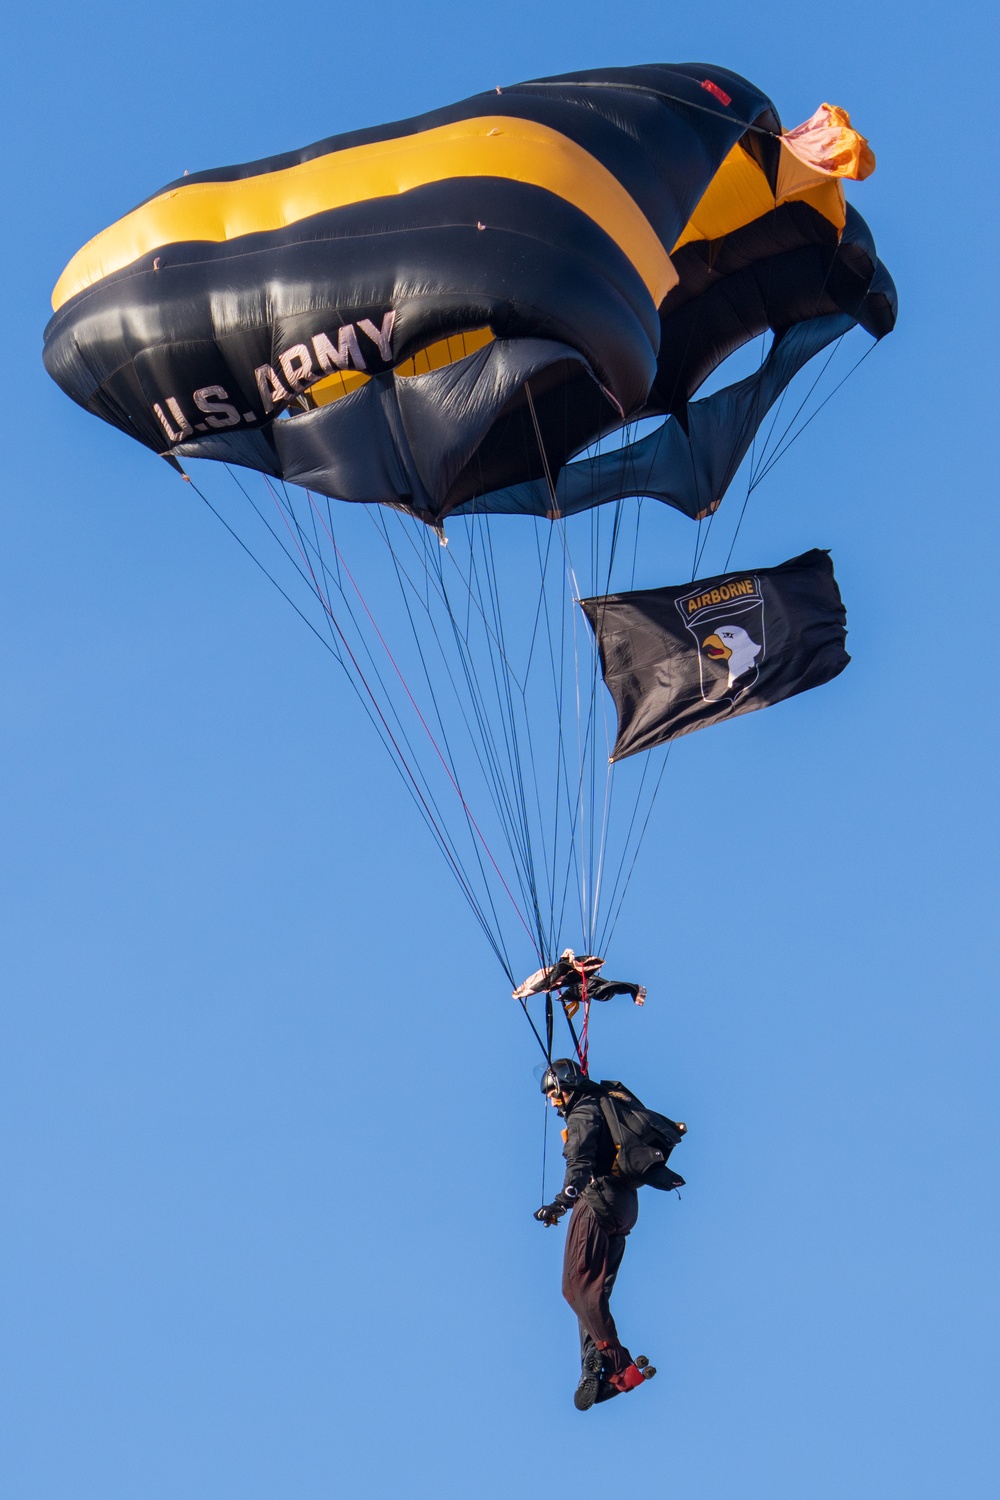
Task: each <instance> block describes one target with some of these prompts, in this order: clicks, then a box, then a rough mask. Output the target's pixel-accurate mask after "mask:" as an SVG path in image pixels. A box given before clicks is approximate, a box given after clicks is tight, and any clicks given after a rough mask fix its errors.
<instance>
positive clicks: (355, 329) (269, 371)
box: [153, 309, 396, 443]
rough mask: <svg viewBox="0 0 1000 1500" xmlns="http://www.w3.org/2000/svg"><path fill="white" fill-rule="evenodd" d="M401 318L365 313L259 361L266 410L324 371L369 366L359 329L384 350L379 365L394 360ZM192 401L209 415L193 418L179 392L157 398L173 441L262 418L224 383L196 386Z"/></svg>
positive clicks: (156, 404) (155, 405)
mask: <svg viewBox="0 0 1000 1500" xmlns="http://www.w3.org/2000/svg"><path fill="white" fill-rule="evenodd" d="M395 322H396V313H395V310H394V309H390V311H389V312H387V313H386V314H385V316H384V317H383V319H382V326H381V327H378V326H377V325H376V324H375V323H373V322H372V320H371V319H370V318H360V319H359V320H358V322H357V323H345V324H344V325H343V326H342V327H341V328H338V329H337V334H336V342H334V340H333V339H332V338H331V337H330V335H329V334H327V333H317V334H314V335H313V337H312V338H311V339H310V340H309V342H308V343H303V344H292V345H291V346H290V347H289V348H288V349H283V350H282V351H281V353H280V354H279V355H278V356H277V358H276V359H275V362H274V365H270V364H266V365H258V366H257V368H256V369H255V370H254V372H253V373H254V380H255V381H256V384H257V390H258V391H259V392H260V399H261V404H262V405H263V408H264V415H265V416H267V415H269V414H270V413H271V412H272V411H274V410H275V408H276V407H278V406H280V405H282V404H283V403H284V402H286V401H290V400H291V399H292V398H293V397H294V396H298V395H301V393H302V392H303V391H304V390H306V389H308V387H309V386H310V385H313V384H314V383H315V382H316V381H317V380H321V379H322V377H323V376H324V375H332V374H333V373H334V372H335V371H337V370H350V369H354V370H361V371H364V372H367V370H368V362H367V361H366V359H365V356H364V354H363V353H362V349H361V345H360V343H359V342H358V334H359V333H362V334H363V335H364V337H365V338H366V339H367V340H368V341H369V342H370V343H371V344H374V346H375V348H376V349H377V350H378V353H379V359H378V361H376V364H377V366H379V367H382V368H385V367H388V366H390V365H391V364H392V330H393V325H394V324H395ZM275 366H276V367H277V368H275ZM191 402H192V403H193V404H194V406H195V408H196V409H197V411H198V412H199V413H201V414H202V415H203V417H204V420H202V421H196V420H193V417H192V419H189V418H188V416H187V415H186V413H185V410H184V407H183V406H182V405H181V403H180V401H179V400H178V399H177V397H176V396H166V397H164V399H163V403H162V405H161V403H160V402H159V401H154V403H153V412H154V414H155V416H156V419H157V421H158V422H159V424H160V426H161V427H162V428H163V430H164V432H165V433H166V435H167V437H168V439H169V440H170V442H171V443H180V442H182V441H183V440H184V439H185V438H188V437H190V436H191V434H192V432H195V431H197V432H208V431H210V430H212V431H219V430H220V429H221V428H225V427H238V426H239V425H240V423H241V422H256V421H257V414H256V412H253V411H245V412H244V413H243V414H242V416H241V415H240V413H239V411H238V409H237V408H236V407H235V406H233V405H232V402H231V400H230V397H229V392H228V391H227V390H226V389H225V388H224V387H223V386H221V385H205V386H201V387H200V388H199V389H198V390H196V391H192V393H191ZM164 408H165V409H164ZM175 424H176V425H175Z"/></svg>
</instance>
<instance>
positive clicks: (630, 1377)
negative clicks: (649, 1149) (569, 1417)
mask: <svg viewBox="0 0 1000 1500" xmlns="http://www.w3.org/2000/svg"><path fill="white" fill-rule="evenodd" d="M542 1093H543V1094H544V1095H545V1096H546V1098H547V1099H548V1100H549V1102H550V1104H552V1105H553V1106H554V1107H555V1108H556V1109H557V1110H558V1112H559V1114H561V1115H562V1116H563V1117H564V1119H565V1121H566V1129H565V1130H564V1131H563V1140H564V1145H563V1156H564V1157H565V1158H566V1177H565V1181H564V1182H563V1186H562V1189H561V1191H560V1192H558V1193H557V1194H556V1196H555V1198H554V1199H553V1201H552V1202H551V1203H547V1204H544V1205H543V1206H542V1207H541V1208H539V1209H538V1210H537V1211H536V1213H535V1218H536V1219H537V1220H538V1221H539V1223H541V1224H544V1225H545V1226H546V1227H547V1228H548V1227H550V1226H551V1225H554V1224H557V1223H558V1222H559V1220H560V1219H561V1218H562V1216H563V1214H565V1213H566V1211H567V1210H568V1209H571V1210H572V1214H571V1217H570V1221H569V1229H568V1231H567V1234H566V1250H565V1254H564V1257H563V1278H562V1291H563V1296H564V1297H565V1298H566V1301H567V1302H568V1303H569V1305H570V1307H571V1308H572V1309H573V1311H574V1312H575V1313H576V1315H577V1319H578V1321H579V1324H580V1359H581V1367H582V1368H581V1374H580V1383H579V1385H578V1386H577V1388H576V1394H575V1395H574V1397H573V1404H574V1405H575V1406H576V1408H577V1410H578V1411H587V1410H589V1408H590V1407H591V1406H593V1405H594V1403H595V1402H597V1401H608V1400H610V1399H611V1397H612V1396H618V1395H621V1394H622V1393H623V1392H625V1391H631V1390H634V1389H635V1388H636V1386H639V1385H641V1384H642V1382H643V1380H644V1379H648V1378H649V1376H650V1375H653V1374H655V1373H656V1372H655V1370H653V1369H651V1368H650V1367H649V1361H648V1360H647V1359H645V1358H644V1357H643V1358H641V1359H640V1360H638V1361H636V1360H633V1358H632V1356H631V1354H630V1353H629V1352H628V1350H627V1349H626V1348H625V1346H624V1345H623V1344H622V1342H621V1340H620V1339H619V1337H618V1330H617V1328H616V1327H615V1320H614V1318H613V1317H612V1316H611V1309H610V1307H609V1298H610V1296H611V1291H612V1288H613V1287H614V1284H615V1278H616V1277H617V1275H618V1268H619V1267H620V1265H621V1262H622V1256H623V1255H624V1253H625V1239H626V1236H627V1235H628V1233H629V1231H630V1230H631V1229H632V1228H633V1227H634V1225H635V1222H636V1219H637V1218H638V1215H639V1197H638V1194H637V1192H636V1190H635V1188H634V1187H628V1186H626V1184H625V1183H623V1182H621V1181H620V1180H619V1179H617V1178H615V1177H613V1176H612V1175H611V1169H612V1166H613V1164H614V1159H615V1146H614V1142H613V1141H612V1139H611V1132H610V1130H609V1129H608V1126H607V1124H606V1123H605V1119H604V1115H603V1113H602V1111H601V1106H600V1103H599V1100H598V1097H597V1095H598V1091H597V1089H596V1087H595V1085H594V1084H592V1083H591V1082H590V1080H589V1079H588V1078H587V1077H586V1076H585V1074H584V1073H583V1072H582V1070H581V1069H580V1068H579V1067H578V1065H577V1064H576V1063H575V1062H573V1061H572V1060H571V1059H569V1058H566V1057H561V1058H557V1059H556V1061H555V1062H553V1063H550V1065H549V1067H548V1068H547V1069H546V1071H545V1073H544V1075H543V1077H542Z"/></svg>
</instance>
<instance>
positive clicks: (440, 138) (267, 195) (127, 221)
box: [52, 115, 677, 309]
mask: <svg viewBox="0 0 1000 1500" xmlns="http://www.w3.org/2000/svg"><path fill="white" fill-rule="evenodd" d="M453 177H502V178H507V179H508V180H511V181H514V182H524V183H530V184H532V185H533V186H534V187H540V188H544V189H546V191H548V192H550V193H554V194H556V195H557V196H558V197H560V198H562V199H563V200H564V201H565V202H567V203H571V204H572V205H573V206H574V207H575V208H578V209H579V210H580V211H581V213H584V214H586V215H587V217H588V218H589V219H592V220H593V221H594V223H595V224H598V225H600V227H601V228H602V229H603V230H604V231H605V233H607V234H608V235H610V237H611V239H612V240H614V242H615V243H616V244H617V245H618V247H619V249H621V250H622V251H623V253H624V254H625V255H626V256H627V257H628V259H629V261H630V262H631V263H632V265H633V266H634V267H635V269H636V271H637V272H638V273H639V275H640V277H641V278H642V280H643V282H644V283H645V285H646V287H647V289H648V291H649V294H650V296H651V297H652V298H653V301H654V302H655V303H656V305H657V306H659V304H660V303H661V302H662V301H663V298H664V297H665V296H666V294H667V292H668V291H669V290H670V288H671V287H672V286H674V285H675V284H676V282H677V273H676V272H675V271H674V268H673V266H672V265H671V262H670V257H669V255H668V254H667V251H666V248H665V247H664V246H663V244H662V243H661V242H660V240H659V238H658V236H657V234H656V231H655V230H654V229H653V226H652V225H651V224H650V222H649V220H648V219H647V218H646V216H645V214H644V213H643V212H642V210H641V209H640V208H639V205H638V204H637V203H636V202H635V200H634V199H633V198H632V197H631V196H630V194H629V193H628V192H627V191H626V190H625V188H624V187H623V186H622V184H621V183H620V182H619V181H618V179H617V178H616V177H614V176H613V175H612V173H611V172H609V171H608V169H607V168H606V167H604V166H602V165H601V163H600V162H599V161H597V160H596V159H595V158H594V157H593V156H591V155H590V153H589V152H587V151H584V149H583V148H582V146H578V145H576V143H575V142H574V141H571V140H570V139H569V138H568V137H567V136H564V135H562V134H560V133H559V131H556V130H550V129H549V127H548V126H546V125H540V124H538V123H536V122H535V121H533V120H520V119H514V118H511V117H508V116H504V115H497V116H490V115H486V116H483V117H481V118H477V119H472V120H461V121H458V122H456V123H455V124H452V125H441V126H438V127H436V128H435V129H433V130H425V131H421V132H419V133H417V134H416V135H407V136H400V137H398V138H397V139H395V140H391V141H379V142H376V143H373V144H370V145H366V146H350V147H347V148H346V149H345V150H343V151H333V152H330V153H328V154H327V155H325V156H318V157H315V158H314V159H313V160H312V161H307V162H300V163H298V164H297V165H296V166H292V167H284V168H282V169H281V170H279V171H275V172H262V173H260V174H259V175H258V176H255V177H243V178H240V179H238V180H237V181H234V182H192V183H190V184H181V185H180V186H179V187H175V188H171V189H170V191H169V192H166V193H161V194H159V196H158V197H156V198H152V199H150V201H149V202H148V203H144V204H143V205H142V206H141V207H140V208H137V209H134V210H133V211H132V213H130V214H126V215H125V217H124V218H123V219H119V220H118V222H117V223H115V224H112V225H111V226H110V228H108V229H105V230H103V231H102V233H100V234H98V235H96V236H95V237H94V239H92V240H90V241H89V243H88V244H86V245H84V247H83V249H82V250H79V251H78V252H77V254H76V255H74V257H73V259H72V260H71V261H70V263H69V265H68V266H67V267H66V269H65V271H64V272H63V274H62V275H61V276H60V278H59V280H58V282H57V283H56V287H55V291H54V292H53V294H52V305H53V307H54V308H57V309H58V308H59V307H61V306H62V304H63V303H64V302H66V301H68V300H69V298H70V297H73V296H75V295H76V294H77V293H78V292H82V291H84V290H85V289H86V288H87V287H90V286H93V285H94V284H95V283H96V282H99V281H101V280H103V278H104V277H105V276H110V275H112V274H113V273H114V272H115V271H121V270H123V269H124V268H125V267H126V266H129V265H132V264H133V263H134V262H135V261H137V260H140V259H142V258H143V257H144V256H147V255H149V254H151V253H152V252H153V251H156V250H159V249H162V248H163V247H164V246H166V245H176V244H184V243H188V242H191V241H208V242H210V243H214V244H219V243H222V242H224V241H227V240H235V239H239V238H240V237H241V236H242V235H246V234H261V233H267V232H268V231H271V230H277V229H284V228H286V227H287V226H288V225H289V224H296V223H298V222H299V221H300V220H302V219H308V218H310V217H312V216H313V215H314V214H321V213H326V212H329V211H330V210H331V209H336V208H342V207H344V206H345V205H347V204H350V203H363V202H366V201H368V200H370V199H374V198H382V197H391V196H394V195H396V194H398V193H405V192H408V191H410V190H411V189H413V188H418V187H423V186H425V185H426V184H428V183H432V182H445V181H447V180H448V179H449V178H453ZM488 227H489V226H488V225H487V226H486V228H487V229H488Z"/></svg>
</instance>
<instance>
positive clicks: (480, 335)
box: [44, 64, 895, 524]
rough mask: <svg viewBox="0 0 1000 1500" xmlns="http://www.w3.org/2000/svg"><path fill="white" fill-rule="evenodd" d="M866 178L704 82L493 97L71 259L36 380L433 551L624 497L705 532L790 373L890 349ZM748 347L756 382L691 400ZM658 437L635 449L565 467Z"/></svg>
mask: <svg viewBox="0 0 1000 1500" xmlns="http://www.w3.org/2000/svg"><path fill="white" fill-rule="evenodd" d="M873 166H874V161H873V158H872V156H871V153H870V151H869V150H868V148H867V146H866V144H865V142H864V141H863V139H862V138H861V137H860V136H858V135H857V133H856V132H854V131H853V130H852V129H851V128H850V122H849V120H848V118H847V116H846V115H845V114H844V113H843V111H840V110H837V109H834V108H832V107H830V106H827V105H824V106H822V108H821V109H820V110H819V111H817V113H816V115H815V116H814V117H813V119H812V120H811V121H808V122H807V123H806V125H804V126H801V127H799V129H798V130H795V131H792V132H790V133H788V134H782V131H781V126H780V122H779V120H778V116H777V113H776V111H775V108H774V106H773V104H772V103H771V101H770V100H769V99H768V98H767V97H766V96H765V95H764V94H763V93H761V92H760V91H759V90H758V89H756V88H755V87H754V86H753V85H752V84H750V83H748V82H747V81H746V80H745V79H743V78H740V77H739V76H738V75H736V74H734V73H731V72H728V71H727V70H725V69H722V68H717V67H713V66H708V65H704V64H684V65H680V66H666V65H659V64H657V65H648V66H643V67H633V68H609V69H602V70H595V71H591V72H583V73H580V74H575V75H566V76H562V77H558V78H547V79H540V80H537V81H535V82H531V83H523V84H518V85H515V86H513V87H509V88H507V87H505V88H503V89H498V90H496V92H493V93H488V94H481V95H477V96H475V97H473V98H471V99H468V100H465V101H464V102H462V103H460V104H456V105H452V106H449V107H447V108H445V109H440V110H437V111H434V112H433V113H430V114H427V115H423V116H419V117H417V118H415V119H412V120H405V121H400V122H396V123H394V124H390V125H384V126H378V127H375V128H372V129H368V130H361V131H355V132H352V133H350V134H347V135H342V136H336V137H332V138H329V139H327V140H324V141H320V142H318V143H317V144H315V145H312V146H308V147H306V148H305V149H303V150H301V151H297V152H291V153H287V154H285V155H281V156H276V157H270V158H267V159H265V160H263V161H257V162H252V163H250V164H248V165H246V166H236V167H225V168H221V169H219V170H215V171H204V172H198V173H194V174H192V175H191V176H184V177H182V178H180V179H179V180H177V181H175V182H173V183H171V184H169V185H168V186H167V187H166V188H164V189H163V190H161V191H160V192H159V193H157V194H155V195H154V196H153V197H151V198H149V199H147V200H146V202H144V203H142V204H140V205H139V207H138V208H135V209H133V210H132V212H130V213H128V214H126V215H125V217H124V218H122V219H120V220H119V221H118V222H117V223H116V224H113V225H112V226H111V227H110V228H109V229H106V230H104V231H103V232H102V233H101V234H98V235H97V236H96V237H95V238H94V239H93V240H91V241H90V242H89V244H87V245H86V246H84V248H83V249H82V250H80V251H79V252H78V254H77V255H75V256H74V257H73V259H72V260H71V261H70V263H69V265H68V266H67V267H66V270H65V271H64V272H63V275H62V276H61V277H60V279H59V282H58V284H57V286H56V289H55V292H54V295H53V305H54V308H55V314H54V316H53V318H52V320H51V322H50V324H49V326H48V329H47V330H46V336H45V356H44V357H45V363H46V367H47V368H48V370H49V372H50V374H51V375H52V376H53V378H54V379H55V380H57V381H58V382H59V384H60V385H61V386H62V387H63V389H64V390H65V391H66V392H67V393H68V394H69V395H70V396H72V397H73V399H74V400H76V401H78V402H79V403H80V404H81V405H82V406H84V407H86V409H87V410H89V411H91V412H93V413H95V414H96V415H98V416H100V417H102V418H104V419H105V420H106V421H108V422H110V423H112V424H114V425H115V426H117V427H119V428H121V429H122V430H123V431H124V432H127V433H128V434H129V435H130V436H132V437H135V438H136V439H138V440H139V441H140V442H142V443H144V444H146V445H147V446H148V447H150V448H152V449H153V450H154V451H155V452H157V453H160V454H163V455H165V456H167V457H169V458H171V459H173V460H174V461H177V460H181V459H186V458H189V457H201V458H214V459H220V460H224V461H226V462H231V463H236V464H242V465H245V466H247V467H249V468H252V469H258V470H262V471H263V472H265V473H267V474H269V475H272V476H275V477H280V478H284V479H286V480H289V481H292V482H294V483H296V484H299V485H304V486H307V487H309V488H311V489H313V490H316V491H318V492H320V493H322V494H325V495H328V496H331V497H334V498H337V499H341V500H354V501H365V502H373V501H374V502H382V503H385V504H388V505H392V506H395V507H397V508H400V509H404V510H408V511H411V512H412V513H414V514H415V515H417V516H419V517H420V518H421V519H423V520H425V521H429V522H432V523H434V524H440V522H441V521H442V520H443V519H444V518H445V517H446V516H447V515H449V514H450V513H452V512H454V511H456V510H463V509H464V510H470V509H476V510H478V511H499V512H514V513H516V512H522V513H528V514H535V515H546V514H547V515H550V516H553V515H557V514H562V513H566V512H569V511H572V510H581V509H586V508H588V507H590V506H592V505H595V504H599V503H602V502H604V501H607V500H614V499H617V498H619V497H620V496H621V495H622V494H623V493H624V494H635V493H649V494H654V495H656V496H658V497H659V498H661V499H663V500H666V501H667V502H669V503H671V504H674V505H677V506H678V507H679V508H680V509H682V510H685V511H686V512H687V513H688V514H690V515H693V516H694V515H699V514H704V513H706V512H708V511H710V510H712V509H713V508H714V507H715V505H717V503H718V501H719V499H720V498H721V495H722V494H723V493H724V491H725V487H726V485H727V484H728V482H729V479H730V478H731V477H732V473H733V472H734V471H735V467H736V466H737V465H738V463H739V459H740V458H741V457H742V454H743V452H745V451H746V446H747V445H748V444H749V442H750V440H751V439H752V435H753V433H754V432H755V431H756V429H757V426H758V425H759V423H760V421H761V420H762V419H763V415H764V413H765V412H766V410H767V408H768V406H769V405H770V403H771V402H772V401H773V400H774V399H775V397H776V395H777V394H778V393H779V392H780V391H781V390H782V389H784V386H785V385H786V384H787V382H788V380H789V379H791V376H792V375H793V374H794V372H795V370H796V369H798V368H799V367H800V366H801V364H802V363H804V362H805V360H806V359H808V358H809V357H810V356H811V355H812V354H813V353H815V352H816V351H817V350H818V349H819V348H822V347H823V346H824V344H825V343H828V342H829V341H830V340H831V339H833V338H835V337H837V336H838V335H839V334H840V333H842V332H843V331H844V330H845V328H847V327H850V326H851V325H852V324H853V323H855V322H860V323H861V324H863V326H865V327H866V328H867V329H868V330H869V331H870V332H871V333H873V334H874V335H875V336H876V337H880V336H881V335H882V334H883V333H885V332H887V331H888V330H889V329H890V328H891V327H892V323H893V321H894V318H895V293H894V290H893V287H892V283H891V280H890V279H889V277H888V275H887V274H886V273H885V272H884V270H883V269H882V268H881V267H880V266H879V265H878V262H877V258H876V256H875V251H874V246H873V244H872V240H871V236H870V234H869V233H868V230H867V228H866V226H865V225H864V223H863V221H862V220H861V218H860V216H859V215H857V214H856V213H852V212H849V211H848V209H847V207H846V205H845V201H844V195H843V188H842V183H841V179H842V178H843V177H845V176H848V177H863V176H866V175H867V174H868V172H870V171H871V170H872V168H873ZM767 329H771V330H773V331H774V333H775V335H776V340H775V347H774V350H773V351H772V358H771V360H770V361H769V362H768V365H767V366H766V367H765V369H764V370H763V371H761V372H760V374H759V377H757V378H756V379H757V383H756V385H752V386H747V384H746V382H743V383H741V385H740V386H736V387H732V388H730V390H729V391H728V392H719V393H717V394H716V396H715V397H714V398H709V400H708V401H707V402H698V403H691V404H689V402H690V398H691V397H692V396H693V394H694V393H695V391H696V390H697V389H698V387H699V386H700V385H701V384H702V382H703V381H704V380H705V378H706V376H708V375H709V374H710V373H711V371H712V370H714V369H715V368H716V367H717V366H718V365H719V364H720V362H721V361H722V360H724V359H725V358H726V357H727V356H728V355H729V354H730V353H732V352H733V351H734V350H735V349H736V348H738V347H739V346H740V345H742V344H743V343H745V342H747V341H748V340H749V339H751V338H752V337H754V336H755V335H757V334H759V333H762V332H764V331H766V330H767ZM655 415H662V416H667V417H668V421H667V422H666V424H665V426H664V427H662V428H661V430H660V436H659V437H658V438H657V439H656V440H655V441H654V444H653V445H650V444H649V443H647V446H646V447H645V448H642V447H641V446H634V445H630V446H629V447H628V448H627V449H626V450H625V451H624V455H623V456H621V457H618V458H616V459H615V460H613V461H611V462H609V461H608V460H607V458H605V460H604V461H603V462H601V461H600V460H598V461H597V462H596V465H595V464H593V463H590V462H589V461H587V460H584V461H583V466H582V467H580V466H579V465H574V464H570V463H568V461H569V460H571V459H572V458H573V457H574V456H575V455H577V454H578V453H580V452H581V451H582V450H583V449H584V448H586V447H587V446H588V445H590V444H592V443H594V442H595V441H596V440H597V439H599V438H601V437H602V435H605V434H607V433H609V432H611V431H613V430H615V429H617V428H619V427H620V426H621V425H622V424H623V423H624V422H625V421H626V419H634V418H638V417H644V416H655Z"/></svg>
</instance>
